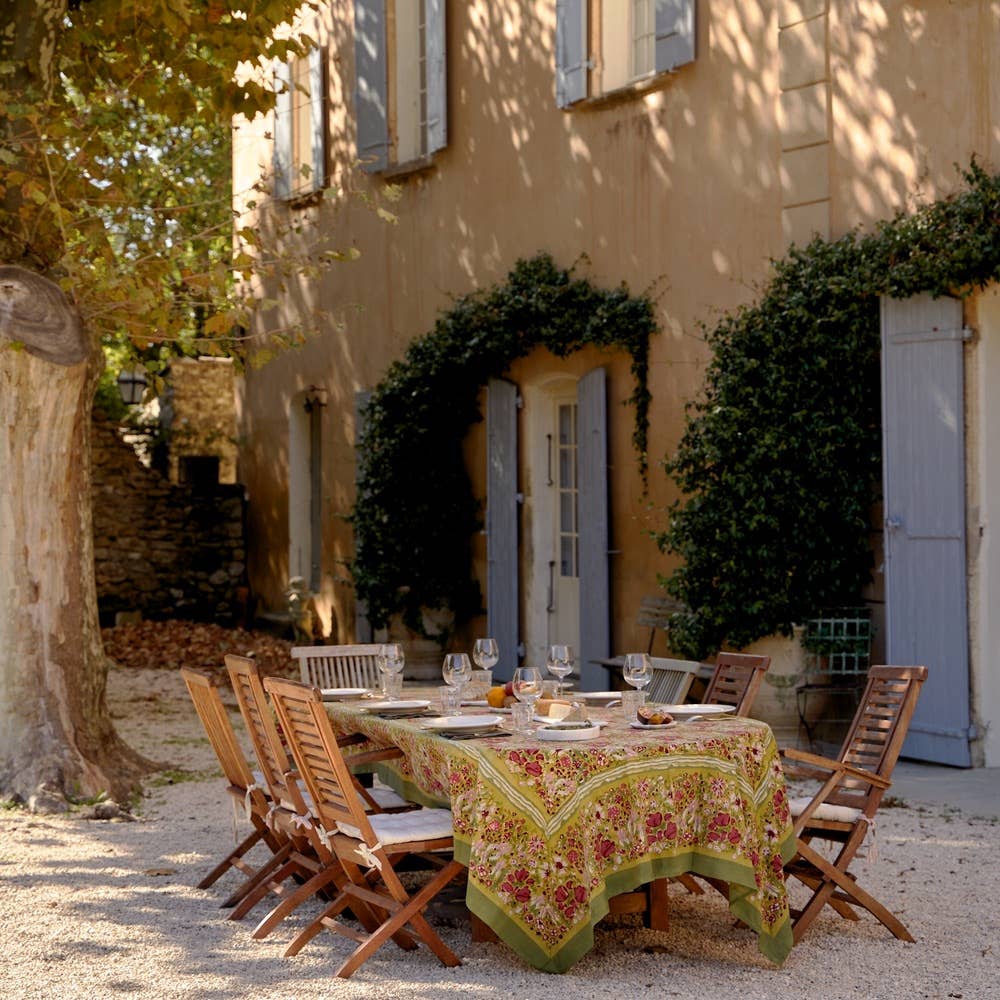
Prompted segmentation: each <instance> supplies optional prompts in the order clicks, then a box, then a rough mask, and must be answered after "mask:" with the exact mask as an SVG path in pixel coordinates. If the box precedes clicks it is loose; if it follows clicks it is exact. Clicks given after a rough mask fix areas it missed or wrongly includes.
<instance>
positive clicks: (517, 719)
mask: <svg viewBox="0 0 1000 1000" xmlns="http://www.w3.org/2000/svg"><path fill="white" fill-rule="evenodd" d="M534 716H535V710H534V709H533V708H532V707H531V705H529V704H527V702H522V701H518V702H515V703H514V704H513V705H511V707H510V724H511V728H512V729H513V730H514V732H515V733H525V734H527V733H530V732H531V731H532V729H533V728H534V727H533V726H532V725H531V723H532V720H533V719H534Z"/></svg>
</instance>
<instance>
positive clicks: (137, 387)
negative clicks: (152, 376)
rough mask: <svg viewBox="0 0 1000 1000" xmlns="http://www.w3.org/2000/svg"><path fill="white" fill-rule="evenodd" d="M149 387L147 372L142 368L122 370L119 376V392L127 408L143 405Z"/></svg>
mask: <svg viewBox="0 0 1000 1000" xmlns="http://www.w3.org/2000/svg"><path fill="white" fill-rule="evenodd" d="M147 385H148V383H147V381H146V372H145V371H144V370H143V369H142V368H131V369H127V368H126V369H122V371H121V373H120V374H119V376H118V391H119V392H120V393H121V394H122V402H123V403H124V404H125V405H126V406H135V404H136V403H141V402H142V396H143V393H144V392H145V391H146V386H147Z"/></svg>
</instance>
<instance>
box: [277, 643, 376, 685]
mask: <svg viewBox="0 0 1000 1000" xmlns="http://www.w3.org/2000/svg"><path fill="white" fill-rule="evenodd" d="M379 648H380V647H379V645H378V643H369V644H366V645H356V646H294V647H293V648H292V656H293V657H294V658H295V659H296V660H298V661H299V670H300V674H301V680H302V683H303V684H313V685H315V686H316V687H318V688H337V687H359V688H360V687H364V688H377V687H378V686H379V685H380V684H381V677H380V675H379V669H378V653H379Z"/></svg>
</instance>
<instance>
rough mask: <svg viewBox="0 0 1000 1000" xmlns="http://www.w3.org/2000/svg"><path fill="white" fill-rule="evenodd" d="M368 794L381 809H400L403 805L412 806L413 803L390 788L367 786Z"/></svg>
mask: <svg viewBox="0 0 1000 1000" xmlns="http://www.w3.org/2000/svg"><path fill="white" fill-rule="evenodd" d="M368 794H369V795H370V796H371V797H372V798H373V799H374V800H375V801H376V802H377V803H378V804H379V805H380V806H381V807H382V808H383V809H400V808H402V807H403V806H412V805H413V804H414V803H412V802H410V801H408V800H407V799H404V798H403V796H402V795H397V794H396V793H395V792H394V791H393V790H392V789H391V788H369V789H368Z"/></svg>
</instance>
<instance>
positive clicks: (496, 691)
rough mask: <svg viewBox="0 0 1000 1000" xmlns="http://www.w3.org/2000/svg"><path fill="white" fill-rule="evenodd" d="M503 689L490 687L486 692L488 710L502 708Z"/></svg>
mask: <svg viewBox="0 0 1000 1000" xmlns="http://www.w3.org/2000/svg"><path fill="white" fill-rule="evenodd" d="M503 701H504V689H503V688H502V687H492V688H490V689H489V691H487V692H486V703H487V704H488V705H489V706H490V708H503Z"/></svg>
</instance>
